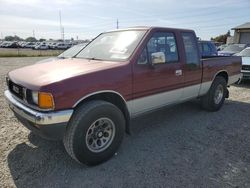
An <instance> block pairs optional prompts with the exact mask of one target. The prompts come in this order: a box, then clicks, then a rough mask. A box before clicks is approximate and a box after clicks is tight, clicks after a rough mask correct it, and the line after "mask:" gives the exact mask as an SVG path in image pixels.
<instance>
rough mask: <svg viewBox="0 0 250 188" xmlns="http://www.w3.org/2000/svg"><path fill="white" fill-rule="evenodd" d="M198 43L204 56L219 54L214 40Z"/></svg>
mask: <svg viewBox="0 0 250 188" xmlns="http://www.w3.org/2000/svg"><path fill="white" fill-rule="evenodd" d="M198 44H199V48H200V52H201V56H202V57H212V56H218V52H217V49H216V46H215V44H214V43H213V42H212V41H204V40H203V41H198Z"/></svg>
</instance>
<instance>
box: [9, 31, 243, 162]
mask: <svg viewBox="0 0 250 188" xmlns="http://www.w3.org/2000/svg"><path fill="white" fill-rule="evenodd" d="M170 46H171V47H170ZM240 71H241V57H237V56H232V57H216V58H213V57H211V58H207V59H203V60H201V59H200V54H199V49H198V44H197V39H196V35H195V33H194V31H192V30H184V29H171V28H162V27H138V28H129V29H124V30H115V31H110V32H105V33H102V34H100V35H99V36H98V37H96V38H95V39H94V40H93V41H92V42H90V43H89V44H88V45H87V46H86V47H85V48H84V49H83V50H81V52H80V53H78V55H76V57H75V58H69V59H60V60H57V61H53V62H48V63H42V64H36V65H31V66H27V67H23V68H19V69H16V70H13V71H11V72H9V73H8V75H7V85H8V90H6V91H5V92H4V95H5V97H6V99H7V101H8V103H9V106H10V108H11V109H12V110H13V111H14V112H15V113H14V114H15V116H16V117H17V118H18V119H19V120H20V121H21V122H22V123H23V124H24V125H25V126H26V127H28V128H29V129H31V130H32V131H33V132H35V133H37V134H39V135H40V136H43V137H47V138H51V139H62V140H63V143H64V146H65V148H66V151H67V152H68V154H69V155H70V156H71V157H72V158H73V159H75V160H76V161H77V162H79V163H85V164H88V165H95V164H99V163H101V162H103V161H106V160H108V159H109V158H110V157H112V156H113V155H114V154H115V152H116V151H117V149H118V147H119V145H120V144H121V142H122V139H123V135H124V132H125V130H126V131H127V132H129V122H130V119H131V118H133V117H136V116H138V115H141V114H144V113H146V112H149V111H152V110H155V109H159V108H161V107H163V106H167V105H171V104H175V103H181V102H184V101H187V100H191V99H195V98H200V100H201V105H202V107H203V108H204V109H206V110H208V111H218V110H219V109H220V108H221V107H222V105H223V103H224V100H225V98H227V97H228V96H229V91H228V89H227V86H229V85H231V84H232V83H235V82H236V81H238V80H239V79H240V78H241V72H240ZM27 73H29V74H27ZM34 78H35V79H34ZM149 139H150V138H149Z"/></svg>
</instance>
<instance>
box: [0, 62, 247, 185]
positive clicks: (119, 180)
mask: <svg viewBox="0 0 250 188" xmlns="http://www.w3.org/2000/svg"><path fill="white" fill-rule="evenodd" d="M39 59H41V58H0V104H1V108H0V167H1V168H0V187H25V188H26V187H36V188H37V187H59V188H62V187H103V188H104V187H107V188H109V187H211V188H215V187H218V188H221V187H234V188H236V187H239V188H241V187H250V82H244V83H243V84H241V85H235V86H231V87H230V89H229V90H230V98H229V99H228V100H226V102H225V105H224V106H223V108H222V109H221V110H220V111H219V112H214V113H211V112H206V111H203V110H201V109H200V106H199V103H198V101H191V102H187V103H184V104H180V105H176V106H173V107H171V108H166V109H163V110H159V111H156V112H154V113H151V114H148V115H146V116H142V117H139V118H136V119H134V120H132V125H131V131H132V134H131V135H130V136H129V135H126V137H125V139H124V141H123V143H122V146H121V148H120V149H119V151H118V153H117V155H115V156H114V157H113V158H112V159H111V160H109V161H107V162H106V163H103V164H101V165H98V166H95V167H87V166H80V165H79V164H77V163H75V162H74V161H73V160H72V159H71V158H70V157H69V156H68V155H67V153H66V152H65V150H64V148H63V145H62V143H61V142H52V141H46V140H43V139H41V138H39V137H37V136H36V135H34V134H32V133H30V131H28V130H27V129H26V128H24V127H23V126H22V125H21V123H19V122H18V121H17V120H16V118H15V117H14V116H13V113H12V112H11V111H10V110H9V109H8V106H7V104H6V102H5V100H4V97H3V92H4V90H5V89H6V86H5V75H6V73H7V72H8V71H10V70H12V69H15V68H17V67H22V66H25V65H29V64H33V63H34V62H35V61H37V60H39Z"/></svg>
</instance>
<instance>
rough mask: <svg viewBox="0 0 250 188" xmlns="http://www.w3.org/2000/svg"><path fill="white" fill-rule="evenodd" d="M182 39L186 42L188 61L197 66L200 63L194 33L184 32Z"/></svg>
mask: <svg viewBox="0 0 250 188" xmlns="http://www.w3.org/2000/svg"><path fill="white" fill-rule="evenodd" d="M182 40H183V43H184V48H185V54H186V63H187V64H190V65H192V66H193V67H196V66H198V65H199V63H200V57H199V53H198V47H197V43H196V38H195V36H194V34H193V33H188V32H187V33H182Z"/></svg>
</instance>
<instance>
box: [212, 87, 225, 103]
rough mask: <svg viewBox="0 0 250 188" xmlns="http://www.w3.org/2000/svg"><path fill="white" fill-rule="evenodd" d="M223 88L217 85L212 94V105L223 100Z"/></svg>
mask: <svg viewBox="0 0 250 188" xmlns="http://www.w3.org/2000/svg"><path fill="white" fill-rule="evenodd" d="M223 93H224V88H223V86H222V85H218V86H217V88H216V90H215V94H214V103H215V104H219V103H220V102H221V100H222V98H223Z"/></svg>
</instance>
